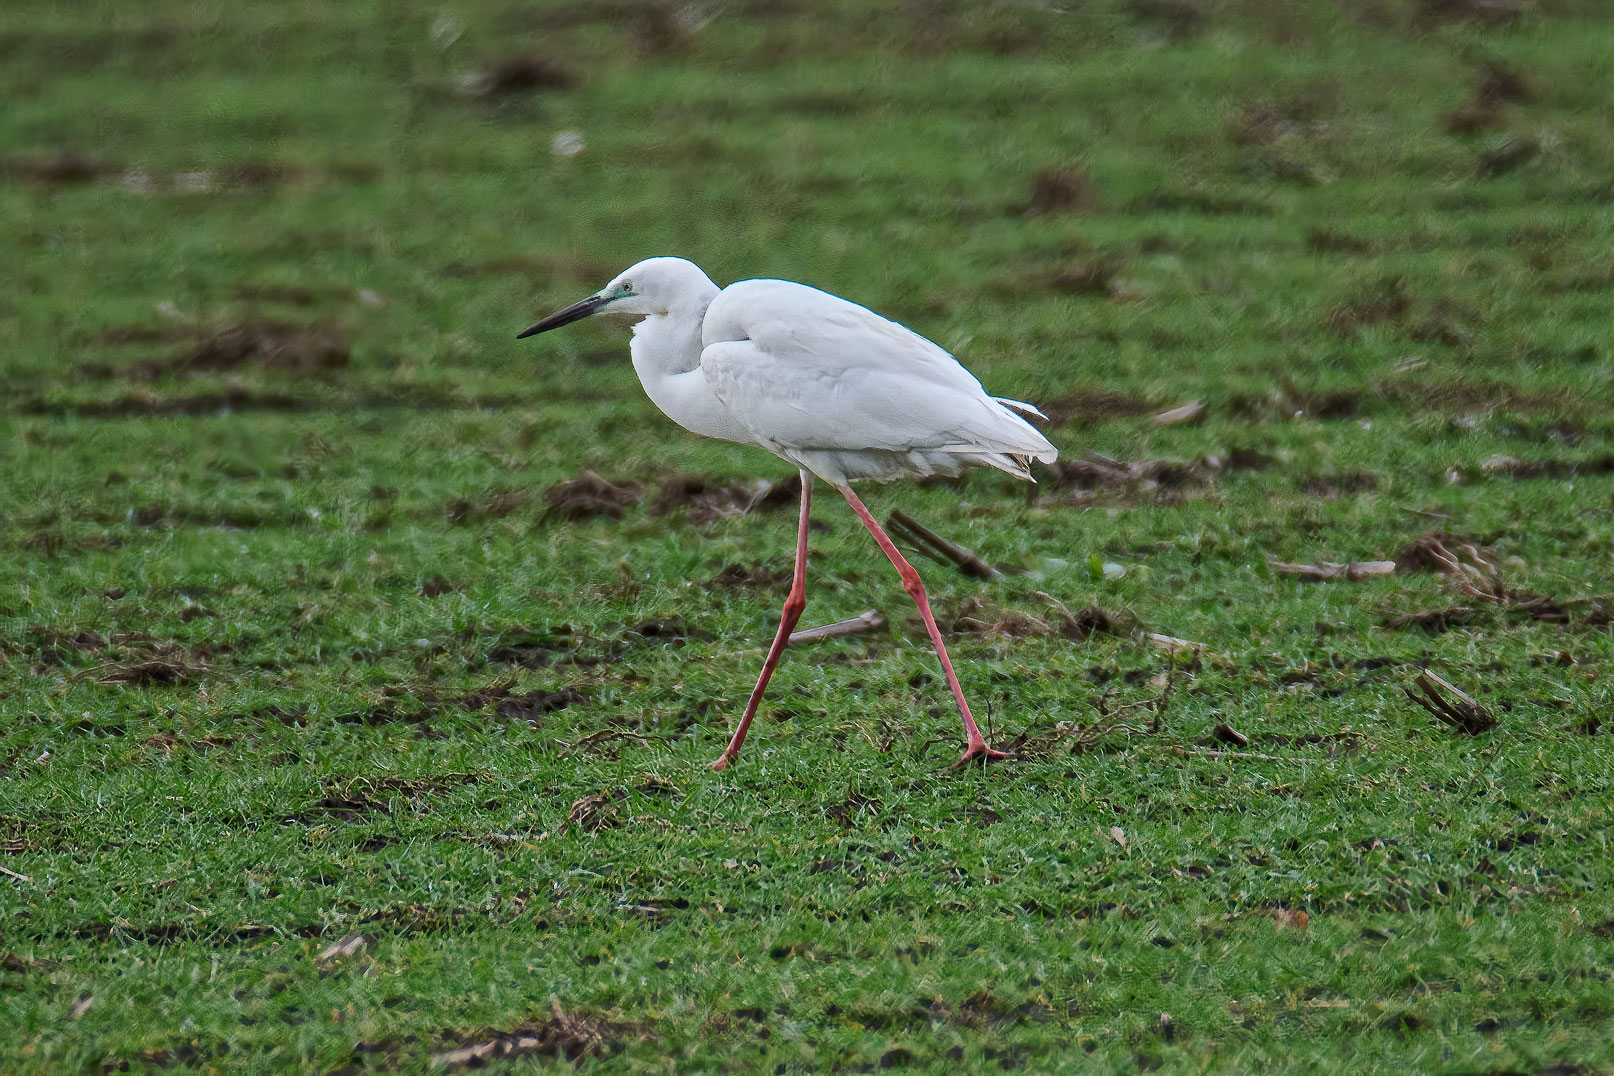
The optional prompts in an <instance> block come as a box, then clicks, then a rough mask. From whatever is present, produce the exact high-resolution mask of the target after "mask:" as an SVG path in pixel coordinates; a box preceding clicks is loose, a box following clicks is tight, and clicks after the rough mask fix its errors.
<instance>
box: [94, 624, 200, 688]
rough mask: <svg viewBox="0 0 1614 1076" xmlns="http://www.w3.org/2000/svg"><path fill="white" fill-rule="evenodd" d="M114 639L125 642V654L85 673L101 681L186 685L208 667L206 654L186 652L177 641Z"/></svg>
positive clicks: (106, 682)
mask: <svg viewBox="0 0 1614 1076" xmlns="http://www.w3.org/2000/svg"><path fill="white" fill-rule="evenodd" d="M113 642H114V643H123V644H124V646H125V649H124V652H123V655H122V657H121V658H120V659H119V660H117V661H108V662H105V663H103V664H101V665H97V666H95V667H94V668H93V669H90V670H89V671H88V672H87V673H85V674H84V675H86V676H89V677H94V678H95V682H96V683H98V684H134V685H151V684H183V683H186V682H188V681H190V680H192V679H194V678H195V677H197V676H199V675H200V674H201V673H203V672H205V671H206V670H207V655H206V654H205V653H202V652H197V653H195V654H190V653H187V652H186V651H185V650H184V649H183V648H182V647H180V646H179V645H178V644H176V643H171V642H166V641H164V640H160V639H145V638H138V639H135V638H132V637H125V638H123V639H120V638H119V637H117V636H114V637H113Z"/></svg>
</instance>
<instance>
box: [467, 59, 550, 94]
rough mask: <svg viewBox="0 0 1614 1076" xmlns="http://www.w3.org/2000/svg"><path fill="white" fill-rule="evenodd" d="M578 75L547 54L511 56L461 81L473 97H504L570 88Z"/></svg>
mask: <svg viewBox="0 0 1614 1076" xmlns="http://www.w3.org/2000/svg"><path fill="white" fill-rule="evenodd" d="M576 85H577V75H576V74H574V73H573V72H572V71H571V70H570V69H569V68H567V67H565V66H563V65H562V64H559V63H557V62H556V61H554V60H551V59H549V58H548V57H547V56H531V55H529V56H512V57H510V58H508V59H506V60H502V61H500V62H499V63H497V64H495V65H494V66H493V67H490V68H489V69H488V70H486V71H481V72H478V73H476V74H473V75H468V76H467V77H466V78H465V80H464V83H463V86H464V88H465V92H466V93H468V94H470V95H471V96H472V97H503V96H505V95H506V94H512V93H524V92H527V91H530V90H569V89H571V88H572V87H573V86H576Z"/></svg>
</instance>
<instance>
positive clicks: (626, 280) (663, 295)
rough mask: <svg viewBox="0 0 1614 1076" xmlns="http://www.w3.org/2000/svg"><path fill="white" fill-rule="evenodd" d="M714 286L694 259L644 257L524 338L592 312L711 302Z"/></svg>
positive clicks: (653, 310) (643, 312) (654, 310)
mask: <svg viewBox="0 0 1614 1076" xmlns="http://www.w3.org/2000/svg"><path fill="white" fill-rule="evenodd" d="M717 290H718V289H717V285H716V284H713V283H712V280H711V278H710V277H708V276H707V275H706V274H705V273H703V272H701V270H700V267H699V266H697V265H696V264H695V263H694V262H691V261H686V260H684V259H683V258H646V259H645V260H644V261H642V262H639V263H638V264H636V265H633V266H630V267H629V268H627V269H625V270H623V271H622V272H621V273H620V274H618V276H617V278H616V279H615V280H613V281H611V282H610V283H609V284H607V285H606V286H605V287H603V288H601V289H600V290H599V291H597V292H595V293H594V294H593V295H590V296H589V297H588V298H586V299H583V300H580V301H579V302H575V303H573V304H572V305H571V306H568V307H565V308H564V309H561V310H557V311H555V312H554V313H553V314H551V315H549V316H548V317H547V318H544V319H543V320H542V321H540V322H539V323H538V324H536V325H534V326H533V327H532V328H530V329H527V330H526V331H525V332H520V333H517V334H516V339H518V340H524V339H526V338H527V337H529V336H536V335H538V334H539V333H542V332H548V331H549V330H550V329H558V328H560V327H561V326H562V325H570V324H571V323H572V322H574V321H581V320H583V319H584V318H586V317H591V316H593V315H594V314H637V315H640V316H648V315H652V314H666V313H669V312H671V311H673V310H676V309H679V308H681V307H684V306H694V305H698V304H703V303H706V302H710V301H711V298H712V296H714V295H716V294H717Z"/></svg>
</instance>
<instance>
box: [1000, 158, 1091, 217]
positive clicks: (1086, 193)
mask: <svg viewBox="0 0 1614 1076" xmlns="http://www.w3.org/2000/svg"><path fill="white" fill-rule="evenodd" d="M1102 203H1103V200H1102V199H1101V198H1100V197H1099V193H1098V188H1097V187H1096V186H1094V185H1093V180H1092V179H1091V177H1089V176H1088V174H1087V169H1086V168H1085V167H1083V166H1082V165H1080V164H1070V165H1061V166H1059V167H1053V168H1043V169H1039V170H1038V172H1037V174H1036V175H1034V176H1032V177H1031V193H1030V194H1029V196H1028V197H1027V198H1026V201H1025V204H1024V205H1022V206H1021V207H1020V211H1021V212H1022V213H1023V214H1025V215H1026V216H1028V217H1045V216H1051V215H1053V214H1056V213H1090V212H1093V211H1094V210H1096V209H1098V208H1099V207H1100V206H1101V205H1102Z"/></svg>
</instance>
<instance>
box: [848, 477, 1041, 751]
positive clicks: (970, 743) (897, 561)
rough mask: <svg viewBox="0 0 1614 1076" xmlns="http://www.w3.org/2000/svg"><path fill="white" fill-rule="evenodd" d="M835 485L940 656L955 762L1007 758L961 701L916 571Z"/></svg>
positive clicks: (864, 511)
mask: <svg viewBox="0 0 1614 1076" xmlns="http://www.w3.org/2000/svg"><path fill="white" fill-rule="evenodd" d="M839 489H840V491H841V496H843V497H845V498H846V503H847V504H849V505H851V506H852V511H854V512H856V513H857V518H859V519H861V520H862V521H863V525H864V526H865V527H867V528H868V529H869V533H870V534H872V535H874V540H875V541H876V542H878V543H879V545H880V549H881V550H882V551H884V553H885V555H886V556H887V557H889V558H890V560H891V563H892V564H894V565H896V568H897V574H898V575H900V576H902V586H903V589H904V590H906V591H907V592H908V595H909V597H911V598H913V603H914V604H915V605H917V606H918V607H919V617H920V619H921V620H923V621H924V622H925V630H926V631H928V632H930V642H931V645H933V646H935V648H936V656H937V657H938V658H941V667H942V672H943V673H946V674H947V686H948V687H950V688H952V690H953V699H954V701H955V702H957V703H958V712H959V713H960V714H961V715H963V718H964V754H963V755H961V756H960V757H959V760H958V762H957V763H955V765H958V766H962V765H963V764H964V763H966V762H972V761H974V760H976V759H979V760H980V761H982V762H986V761H988V760H990V759H995V758H1008V757H1009V756H1008V755H1007V754H1006V753H1004V752H1002V751H997V750H994V749H992V748H990V747H988V746H986V737H984V736H982V735H981V730H980V729H978V728H976V727H975V718H974V717H972V716H971V715H970V704H969V703H967V702H965V701H964V689H963V688H961V687H959V686H958V676H957V674H956V673H954V672H953V663H952V662H951V661H949V660H948V658H947V647H945V646H943V645H942V637H941V631H940V629H938V628H937V627H936V618H935V617H933V616H931V615H930V599H929V598H927V597H925V584H924V583H923V582H921V581H920V579H919V573H918V572H916V571H914V569H913V565H911V564H909V563H908V562H907V561H906V560H904V559H903V558H902V554H901V553H899V552H897V547H896V546H895V545H893V544H892V542H891V539H890V538H889V537H887V536H886V533H885V531H884V530H882V529H881V527H880V524H878V523H876V522H875V521H874V517H873V516H871V515H870V514H869V510H868V509H867V508H865V507H863V502H862V501H860V500H858V498H857V494H855V493H853V492H852V487H851V486H841V487H839Z"/></svg>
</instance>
